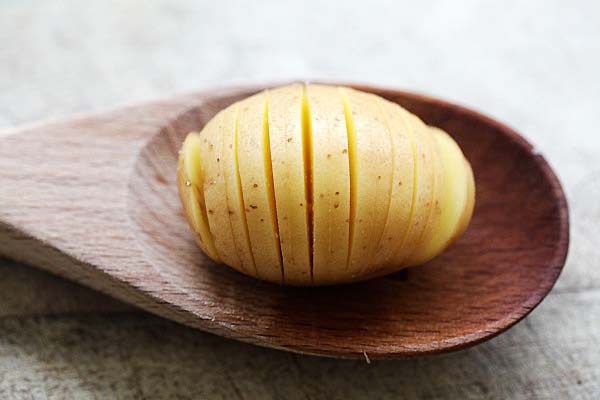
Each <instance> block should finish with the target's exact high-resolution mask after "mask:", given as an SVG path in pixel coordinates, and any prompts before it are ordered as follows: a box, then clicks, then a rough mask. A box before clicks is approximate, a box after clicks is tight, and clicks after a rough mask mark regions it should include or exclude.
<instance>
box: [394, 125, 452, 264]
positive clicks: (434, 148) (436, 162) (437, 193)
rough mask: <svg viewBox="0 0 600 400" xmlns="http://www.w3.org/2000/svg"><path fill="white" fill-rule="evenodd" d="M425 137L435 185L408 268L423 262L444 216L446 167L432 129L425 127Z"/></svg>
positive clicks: (408, 260) (405, 260)
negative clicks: (430, 155)
mask: <svg viewBox="0 0 600 400" xmlns="http://www.w3.org/2000/svg"><path fill="white" fill-rule="evenodd" d="M415 118H416V117H415ZM422 133H423V135H425V137H426V138H427V140H428V142H429V148H430V151H431V154H432V165H433V184H432V193H431V200H430V204H429V215H428V216H427V222H426V224H425V228H424V229H423V232H422V234H421V236H420V237H419V239H418V241H417V244H416V247H415V249H414V250H413V252H412V253H411V254H410V255H409V256H408V257H407V258H406V259H404V260H403V261H402V263H403V264H405V265H406V266H411V265H417V264H420V263H422V262H423V258H424V252H425V251H426V250H425V249H426V246H427V244H428V243H429V242H430V241H431V240H432V238H433V237H434V236H436V235H437V232H436V227H437V226H438V225H439V221H440V218H441V214H442V203H443V202H444V199H443V187H444V166H443V163H442V157H441V154H440V151H439V148H438V145H437V142H436V140H435V138H434V137H433V133H432V131H431V129H430V128H429V127H427V126H424V130H423V132H422Z"/></svg>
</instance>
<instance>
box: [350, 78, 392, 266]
mask: <svg viewBox="0 0 600 400" xmlns="http://www.w3.org/2000/svg"><path fill="white" fill-rule="evenodd" d="M341 94H342V97H343V100H344V110H345V117H346V127H347V128H348V152H349V157H350V197H351V198H350V246H349V250H348V266H347V267H348V272H349V275H350V277H352V276H353V275H355V276H356V275H358V274H360V273H361V272H362V271H364V270H366V269H368V266H369V265H370V264H371V263H372V262H373V259H374V257H375V253H376V251H377V245H378V244H379V240H380V239H381V236H382V234H383V229H384V226H385V223H386V220H387V214H388V209H389V204H390V194H391V184H392V162H391V160H392V151H391V148H392V143H391V138H390V134H389V131H388V127H387V126H386V124H385V117H384V115H383V113H382V111H381V109H380V108H379V107H378V105H377V103H376V101H375V99H376V98H375V97H374V96H373V95H371V94H367V93H363V92H359V91H357V90H353V89H341Z"/></svg>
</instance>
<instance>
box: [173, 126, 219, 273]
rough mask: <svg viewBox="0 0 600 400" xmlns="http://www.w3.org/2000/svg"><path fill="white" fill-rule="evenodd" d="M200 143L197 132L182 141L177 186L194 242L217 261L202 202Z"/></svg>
mask: <svg viewBox="0 0 600 400" xmlns="http://www.w3.org/2000/svg"><path fill="white" fill-rule="evenodd" d="M200 143H201V139H200V135H199V134H198V133H192V134H190V135H188V137H187V138H186V140H185V142H184V143H183V146H182V150H181V151H182V156H181V164H180V166H181V167H180V171H181V173H180V174H179V176H180V179H179V182H178V183H179V185H178V186H179V191H180V196H181V199H182V202H183V204H184V207H185V209H186V213H187V215H188V216H189V217H190V218H189V223H190V227H191V228H192V230H193V231H194V233H195V234H196V242H198V244H199V245H200V247H201V248H202V250H204V252H205V253H206V254H207V255H208V256H209V257H210V258H212V259H213V260H215V261H217V262H218V261H219V256H218V253H217V250H216V248H215V246H214V241H213V236H212V233H211V231H210V226H209V223H208V217H207V213H206V206H205V203H204V189H203V186H204V177H203V173H202V163H201V158H200Z"/></svg>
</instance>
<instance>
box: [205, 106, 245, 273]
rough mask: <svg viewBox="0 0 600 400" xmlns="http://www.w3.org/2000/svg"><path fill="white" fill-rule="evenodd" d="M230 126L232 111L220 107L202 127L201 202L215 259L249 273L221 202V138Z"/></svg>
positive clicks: (224, 185) (223, 181)
mask: <svg viewBox="0 0 600 400" xmlns="http://www.w3.org/2000/svg"><path fill="white" fill-rule="evenodd" d="M234 128H235V114H232V113H231V110H224V111H221V112H220V113H219V114H217V115H216V116H215V117H214V118H213V119H212V120H211V122H210V123H209V124H208V125H207V126H206V127H205V128H204V129H203V130H202V134H201V136H200V139H201V141H200V157H201V160H202V166H203V172H204V201H205V203H206V211H207V216H208V222H209V225H210V227H211V232H212V235H213V239H214V244H215V248H216V250H217V253H218V254H219V258H220V259H221V261H223V262H224V263H225V264H227V265H230V266H232V267H234V268H235V269H237V270H239V271H242V272H245V273H252V272H254V268H251V269H246V266H245V265H243V264H242V262H241V261H240V258H239V257H238V252H237V251H236V247H235V240H234V237H233V232H232V226H231V223H230V220H229V208H228V204H227V201H223V199H226V198H227V182H226V179H225V167H224V164H225V161H226V160H225V159H224V154H225V153H228V152H227V151H226V149H224V148H223V139H224V136H225V134H226V133H227V134H231V133H233V131H234Z"/></svg>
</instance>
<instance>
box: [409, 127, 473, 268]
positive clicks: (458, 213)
mask: <svg viewBox="0 0 600 400" xmlns="http://www.w3.org/2000/svg"><path fill="white" fill-rule="evenodd" d="M430 130H431V132H432V133H433V136H434V139H435V140H436V142H437V145H438V148H439V150H440V154H441V156H442V164H443V173H444V182H443V185H442V186H441V187H440V189H441V194H442V199H443V201H442V202H441V216H440V219H439V223H438V225H437V226H436V227H435V228H434V235H433V237H432V238H431V240H429V242H427V243H424V246H423V247H421V248H420V251H419V252H418V253H415V254H413V255H412V257H413V262H414V263H415V264H422V263H424V262H427V261H429V260H430V259H431V258H433V257H435V256H436V255H437V254H439V253H440V252H442V251H443V250H444V248H446V247H447V246H448V245H449V244H450V242H451V240H452V238H453V237H454V235H455V231H456V229H457V228H458V226H459V221H460V220H461V218H463V215H464V214H465V210H466V207H467V200H468V198H467V194H468V181H467V171H466V168H465V162H464V157H463V154H462V152H461V150H460V148H459V147H458V145H457V144H456V142H455V141H454V140H453V139H452V138H451V137H450V136H448V134H447V133H446V132H444V131H442V130H440V129H437V128H433V127H432V128H430Z"/></svg>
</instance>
